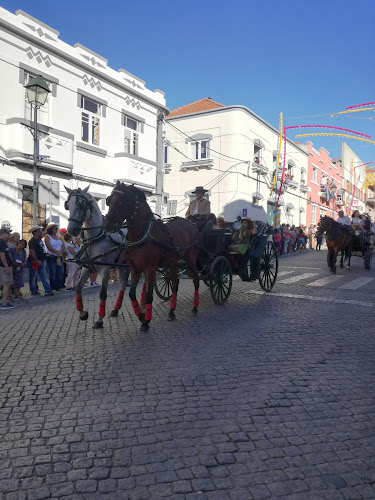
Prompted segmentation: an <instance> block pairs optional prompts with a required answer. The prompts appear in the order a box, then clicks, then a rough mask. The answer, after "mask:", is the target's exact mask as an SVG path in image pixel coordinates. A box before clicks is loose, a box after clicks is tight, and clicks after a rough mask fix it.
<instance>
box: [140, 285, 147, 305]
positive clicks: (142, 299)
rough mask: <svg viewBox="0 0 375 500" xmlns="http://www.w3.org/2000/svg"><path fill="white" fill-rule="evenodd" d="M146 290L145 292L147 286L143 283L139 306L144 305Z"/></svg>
mask: <svg viewBox="0 0 375 500" xmlns="http://www.w3.org/2000/svg"><path fill="white" fill-rule="evenodd" d="M146 290H147V285H146V283H143V286H142V292H141V304H146Z"/></svg>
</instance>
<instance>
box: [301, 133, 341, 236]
mask: <svg viewBox="0 0 375 500" xmlns="http://www.w3.org/2000/svg"><path fill="white" fill-rule="evenodd" d="M301 147H302V148H303V149H305V150H306V151H307V152H308V153H309V159H308V171H307V181H306V183H307V187H308V193H307V214H306V222H307V225H308V226H310V224H313V225H316V224H318V222H319V219H320V217H324V216H325V215H327V216H329V217H334V218H336V212H337V210H339V209H340V208H341V206H342V200H343V184H344V183H343V175H342V168H341V162H340V161H339V160H335V161H332V159H331V158H330V156H329V153H328V151H327V150H325V149H324V148H319V150H317V149H315V148H314V147H313V144H312V142H310V141H308V142H306V144H301Z"/></svg>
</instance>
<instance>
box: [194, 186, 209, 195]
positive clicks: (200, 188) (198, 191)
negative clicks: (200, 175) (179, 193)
mask: <svg viewBox="0 0 375 500" xmlns="http://www.w3.org/2000/svg"><path fill="white" fill-rule="evenodd" d="M207 191H208V189H204V187H203V186H197V187H196V188H195V191H192V193H193V194H195V193H203V194H204V193H207Z"/></svg>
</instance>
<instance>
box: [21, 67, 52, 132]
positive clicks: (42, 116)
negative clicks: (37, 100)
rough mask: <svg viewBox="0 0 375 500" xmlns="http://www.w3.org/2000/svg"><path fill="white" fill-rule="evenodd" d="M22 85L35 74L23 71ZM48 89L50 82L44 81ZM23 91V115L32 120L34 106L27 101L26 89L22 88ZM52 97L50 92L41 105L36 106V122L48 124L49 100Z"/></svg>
mask: <svg viewBox="0 0 375 500" xmlns="http://www.w3.org/2000/svg"><path fill="white" fill-rule="evenodd" d="M24 76H25V79H24V85H27V84H28V83H29V80H30V78H34V77H36V76H37V75H36V74H35V75H34V74H32V73H28V72H27V71H25V72H24ZM46 83H47V85H48V87H49V89H50V90H52V83H51V82H48V81H47V82H46ZM24 91H25V108H24V116H25V118H26V119H27V120H30V121H34V107H32V106H31V104H30V103H29V100H28V98H27V90H26V89H24ZM51 99H52V92H50V94H49V95H48V97H47V100H46V102H45V104H44V105H43V106H41V107H40V108H38V119H37V122H38V123H40V124H41V125H49V114H50V101H51Z"/></svg>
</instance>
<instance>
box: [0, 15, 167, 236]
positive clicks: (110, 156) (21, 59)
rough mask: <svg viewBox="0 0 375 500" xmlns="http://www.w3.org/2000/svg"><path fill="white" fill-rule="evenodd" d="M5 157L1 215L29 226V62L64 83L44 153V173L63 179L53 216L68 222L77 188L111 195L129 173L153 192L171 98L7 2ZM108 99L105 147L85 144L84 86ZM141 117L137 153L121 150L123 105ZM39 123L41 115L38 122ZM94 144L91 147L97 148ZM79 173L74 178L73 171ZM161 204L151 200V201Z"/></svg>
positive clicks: (2, 110) (2, 70)
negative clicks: (23, 189) (25, 187)
mask: <svg viewBox="0 0 375 500" xmlns="http://www.w3.org/2000/svg"><path fill="white" fill-rule="evenodd" d="M0 30H1V33H2V34H1V37H0V54H1V57H0V84H1V88H2V89H3V91H2V92H1V93H0V157H3V158H5V159H8V160H10V161H11V162H13V163H14V166H10V165H2V164H1V163H0V192H1V197H0V214H1V215H0V219H1V220H4V219H7V220H10V222H11V224H12V225H13V226H14V228H15V229H17V230H21V226H22V210H21V208H22V200H21V199H20V198H18V196H19V193H20V191H19V188H18V184H17V179H24V180H25V179H26V180H28V181H30V182H31V181H32V160H31V159H25V155H32V153H33V140H32V135H31V133H30V131H29V130H28V129H27V128H26V127H25V124H27V123H28V122H27V121H25V89H24V87H23V83H21V82H20V76H22V71H23V69H24V68H28V67H30V68H32V69H33V70H34V71H35V73H36V74H41V75H42V76H43V77H44V78H45V79H46V80H47V81H48V80H49V79H51V80H52V81H56V82H58V83H57V84H56V85H55V88H56V93H55V95H52V93H51V94H50V95H49V97H48V101H49V103H48V106H49V114H48V122H47V125H48V128H47V129H43V130H47V131H48V133H49V135H45V134H44V135H42V136H41V138H40V150H39V154H40V155H46V156H49V159H48V160H44V161H42V162H41V165H40V167H41V168H40V169H39V170H38V176H40V175H41V176H42V177H44V178H50V177H52V178H53V179H54V180H57V181H59V182H60V191H61V193H60V194H61V196H60V204H59V206H56V207H53V215H58V216H60V224H61V225H64V226H65V225H66V223H67V212H65V210H64V208H63V205H64V201H65V199H66V193H65V190H64V188H63V185H64V184H66V185H67V186H69V187H71V188H75V187H78V186H79V187H84V186H87V184H88V180H83V181H81V180H78V179H77V177H76V176H77V175H78V176H83V177H87V178H92V179H97V181H95V180H93V181H91V189H90V190H91V191H92V192H96V193H99V194H102V195H103V197H105V196H107V195H108V194H109V192H110V191H111V187H110V186H109V185H105V182H103V183H102V182H101V181H108V182H113V181H114V180H115V179H121V180H124V181H127V182H131V183H136V185H139V186H141V187H143V188H144V189H145V191H147V192H149V193H152V192H153V191H154V189H155V184H156V160H157V158H156V126H157V115H158V110H161V111H165V110H166V107H165V98H164V94H163V92H161V91H159V90H155V91H151V90H149V89H147V88H146V87H145V82H143V81H142V80H141V79H139V78H137V77H135V76H133V75H131V74H130V73H128V72H126V71H125V70H119V71H116V70H114V69H112V68H110V67H109V66H108V65H107V60H106V59H105V58H103V57H102V56H100V55H98V54H95V53H94V52H92V51H90V50H89V49H86V48H85V47H83V46H81V45H79V44H76V46H74V47H72V46H70V45H68V44H66V43H64V42H63V41H62V40H60V39H59V34H58V32H56V31H55V30H54V29H53V28H50V27H48V26H46V25H45V24H44V23H42V22H41V21H38V20H36V19H34V18H32V17H31V16H29V15H28V14H26V13H24V12H22V11H17V12H16V14H12V13H10V12H8V11H7V10H5V9H3V8H0ZM80 90H82V91H84V92H86V93H88V94H90V95H92V96H93V98H94V99H97V100H98V101H99V102H101V101H105V102H106V103H107V105H106V106H105V109H106V113H105V116H101V117H100V144H99V149H97V150H95V148H88V149H86V148H82V147H80V146H79V143H82V137H81V113H82V109H81V108H80V107H79V106H78V95H79V91H80ZM123 110H124V111H125V112H129V113H130V114H131V115H135V116H136V117H138V118H139V120H140V121H142V122H143V126H142V132H139V146H138V154H137V156H131V157H129V156H128V157H126V156H116V155H118V154H121V153H124V126H123V124H122V111H123ZM38 123H39V120H38ZM90 149H91V150H90ZM71 174H73V177H72V175H71ZM153 206H154V203H152V202H151V207H153Z"/></svg>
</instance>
